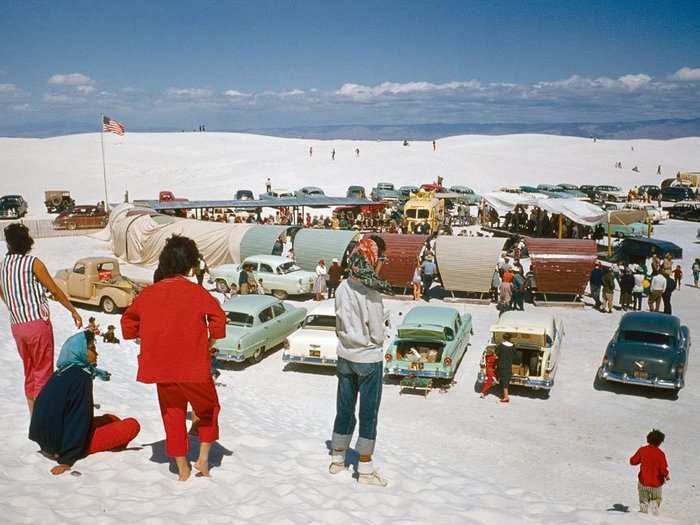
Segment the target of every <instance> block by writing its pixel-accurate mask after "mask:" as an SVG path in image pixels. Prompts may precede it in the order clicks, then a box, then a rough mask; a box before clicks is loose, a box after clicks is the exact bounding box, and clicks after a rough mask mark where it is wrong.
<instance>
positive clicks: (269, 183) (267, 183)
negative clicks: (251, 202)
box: [265, 177, 272, 193]
mask: <svg viewBox="0 0 700 525" xmlns="http://www.w3.org/2000/svg"><path fill="white" fill-rule="evenodd" d="M265 191H266V192H267V193H270V192H271V191H272V181H271V180H270V177H268V178H267V180H266V181H265Z"/></svg>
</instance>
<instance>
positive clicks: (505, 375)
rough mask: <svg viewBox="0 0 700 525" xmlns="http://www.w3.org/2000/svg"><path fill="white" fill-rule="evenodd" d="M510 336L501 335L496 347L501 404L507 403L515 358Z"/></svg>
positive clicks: (507, 334) (506, 334)
mask: <svg viewBox="0 0 700 525" xmlns="http://www.w3.org/2000/svg"><path fill="white" fill-rule="evenodd" d="M511 339H512V336H511V334H509V333H505V334H503V336H502V338H501V342H500V343H499V344H498V346H496V357H497V358H498V366H497V369H498V382H499V383H500V384H501V390H502V394H501V403H509V402H510V397H508V385H509V384H510V378H511V377H513V358H514V357H515V346H514V345H513V343H512V342H511Z"/></svg>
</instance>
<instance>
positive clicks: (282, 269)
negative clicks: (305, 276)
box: [277, 261, 301, 274]
mask: <svg viewBox="0 0 700 525" xmlns="http://www.w3.org/2000/svg"><path fill="white" fill-rule="evenodd" d="M299 270H301V268H300V267H299V266H297V265H296V264H294V262H292V261H289V262H285V263H282V264H280V265H279V266H278V267H277V271H278V272H279V273H281V274H285V273H292V272H298V271H299Z"/></svg>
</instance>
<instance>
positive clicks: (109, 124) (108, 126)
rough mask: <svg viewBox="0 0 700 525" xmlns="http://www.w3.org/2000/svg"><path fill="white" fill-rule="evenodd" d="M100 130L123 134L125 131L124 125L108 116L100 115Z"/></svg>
mask: <svg viewBox="0 0 700 525" xmlns="http://www.w3.org/2000/svg"><path fill="white" fill-rule="evenodd" d="M102 131H106V132H108V133H116V134H117V135H123V134H124V132H125V131H126V128H124V125H123V124H122V123H120V122H117V121H116V120H114V119H112V118H110V117H102Z"/></svg>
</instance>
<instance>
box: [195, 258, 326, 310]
mask: <svg viewBox="0 0 700 525" xmlns="http://www.w3.org/2000/svg"><path fill="white" fill-rule="evenodd" d="M246 264H248V265H250V266H252V267H253V275H255V280H256V281H258V282H260V281H261V280H262V285H263V288H264V290H265V293H269V294H272V295H274V296H275V297H277V298H278V299H286V298H287V296H289V295H303V294H308V293H311V292H312V291H313V283H314V278H315V277H316V274H315V273H313V272H307V271H305V270H302V269H301V268H299V266H297V265H296V263H295V262H294V261H292V260H290V259H287V258H286V257H282V256H279V255H255V256H252V257H248V258H247V259H246V260H245V261H243V262H242V263H241V264H222V265H221V266H217V267H216V268H212V269H211V270H210V272H209V283H211V284H214V285H215V286H216V290H217V291H218V292H221V293H228V292H231V291H234V292H235V291H237V290H238V276H239V275H240V273H241V269H242V267H243V266H244V265H246Z"/></svg>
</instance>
